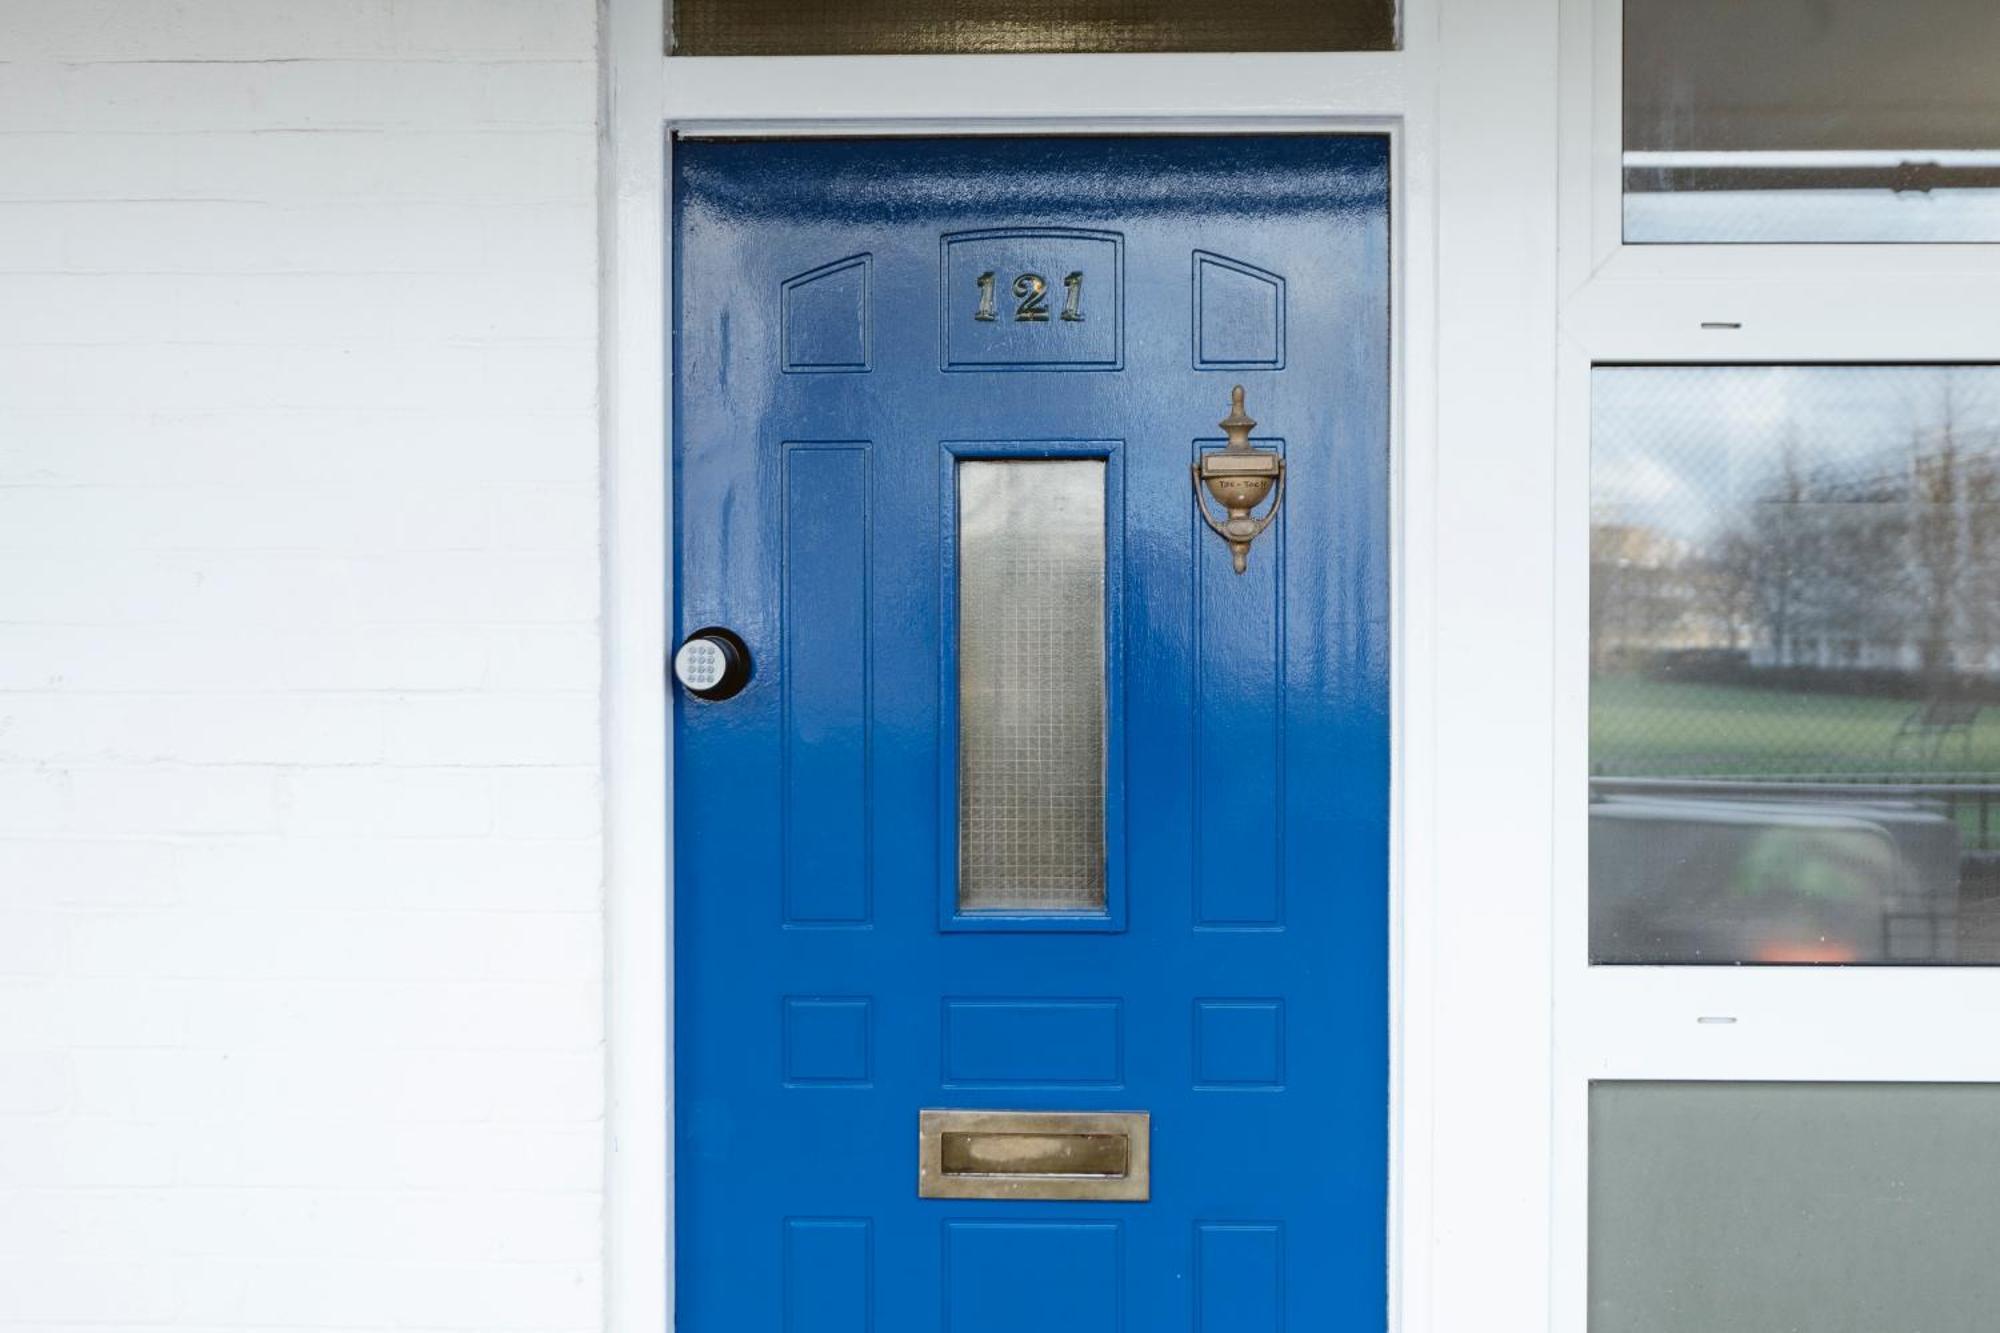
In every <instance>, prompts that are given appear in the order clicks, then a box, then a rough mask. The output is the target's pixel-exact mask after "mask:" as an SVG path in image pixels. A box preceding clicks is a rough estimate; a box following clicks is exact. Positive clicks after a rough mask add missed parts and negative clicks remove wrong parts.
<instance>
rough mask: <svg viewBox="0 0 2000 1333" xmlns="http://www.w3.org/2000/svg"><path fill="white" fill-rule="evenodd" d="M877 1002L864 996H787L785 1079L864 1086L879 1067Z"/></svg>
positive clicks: (802, 1084) (803, 1083) (791, 1082)
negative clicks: (874, 1066)
mask: <svg viewBox="0 0 2000 1333" xmlns="http://www.w3.org/2000/svg"><path fill="white" fill-rule="evenodd" d="M873 1010H874V1005H873V1004H872V1003H871V1002H870V1001H869V1000H867V999H865V998H863V997H861V996H834V997H820V996H792V997H789V998H787V999H786V1000H785V1020H784V1021H785V1032H784V1042H785V1082H786V1083H787V1084H789V1085H790V1086H792V1087H815V1086H818V1087H865V1086H867V1084H868V1082H869V1079H870V1077H871V1074H872V1072H873V1065H874V1030H873V1029H874V1013H873Z"/></svg>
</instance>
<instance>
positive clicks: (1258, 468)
mask: <svg viewBox="0 0 2000 1333" xmlns="http://www.w3.org/2000/svg"><path fill="white" fill-rule="evenodd" d="M1216 424H1217V425H1219V426H1221V427H1222V429H1223V432H1224V433H1225V434H1227V435H1228V436H1229V443H1228V444H1226V445H1224V446H1223V447H1222V448H1220V449H1217V450H1214V451H1212V452H1210V453H1206V454H1203V455H1202V456H1201V461H1200V462H1199V463H1196V464H1194V465H1193V472H1194V502H1195V503H1196V504H1198V505H1200V506H1201V517H1202V520H1203V521H1204V522H1206V523H1207V524H1208V526H1209V527H1211V528H1213V529H1215V535H1216V536H1218V537H1220V538H1222V540H1224V541H1226V542H1228V543H1229V556H1230V560H1231V562H1232V563H1234V564H1235V566H1236V572H1237V573H1238V574H1241V573H1242V572H1243V571H1244V569H1246V568H1247V567H1248V566H1249V563H1250V543H1251V542H1254V541H1256V540H1257V538H1258V537H1259V536H1261V535H1262V534H1263V532H1264V529H1265V528H1268V527H1270V526H1271V520H1272V519H1274V518H1276V517H1277V516H1278V506H1280V505H1282V504H1283V503H1284V502H1285V460H1284V459H1283V458H1282V457H1280V456H1279V454H1278V451H1277V450H1275V449H1252V448H1251V447H1250V432H1251V431H1253V430H1255V429H1256V428H1257V423H1256V422H1254V421H1252V420H1251V419H1250V416H1249V414H1248V413H1246V412H1245V411H1244V410H1243V386H1242V385H1240V384H1239V385H1237V386H1236V387H1235V388H1233V389H1231V390H1230V391H1229V415H1228V416H1226V417H1224V418H1223V419H1222V420H1221V421H1219V422H1217V423H1216ZM1204 486H1206V487H1207V488H1208V492H1209V494H1210V495H1213V496H1214V497H1215V500H1216V503H1217V504H1220V505H1221V506H1222V507H1223V508H1224V509H1226V510H1228V511H1229V517H1228V518H1226V519H1223V520H1221V521H1219V522H1218V521H1217V519H1216V517H1215V514H1214V513H1213V512H1212V511H1211V510H1210V509H1209V507H1208V501H1207V500H1205V499H1203V498H1202V494H1201V492H1202V487H1204ZM1273 487H1276V488H1277V495H1276V496H1275V497H1274V498H1273V499H1272V501H1271V507H1270V508H1269V509H1267V510H1265V511H1264V516H1263V517H1262V518H1258V517H1256V515H1255V514H1254V513H1253V512H1252V511H1254V510H1255V509H1256V508H1257V506H1258V505H1260V504H1262V503H1264V497H1265V496H1267V495H1270V494H1271V490H1272V488H1273Z"/></svg>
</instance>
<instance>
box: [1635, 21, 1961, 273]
mask: <svg viewBox="0 0 2000 1333" xmlns="http://www.w3.org/2000/svg"><path fill="white" fill-rule="evenodd" d="M1996 66H2000V5H1995V4H1994V3H1993V2H1992V0H1899V3H1896V4H1884V3H1883V2H1882V0H1756V3H1746V0H1625V116H1624V120H1625V239H1626V240H1627V241H1634V242H1647V241H1850V242H1861V241H1996V240H2000V80H1996V79H1995V78H1994V69H1995V68H1996Z"/></svg>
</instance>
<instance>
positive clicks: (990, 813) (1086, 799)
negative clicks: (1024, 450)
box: [957, 458, 1106, 913]
mask: <svg viewBox="0 0 2000 1333" xmlns="http://www.w3.org/2000/svg"><path fill="white" fill-rule="evenodd" d="M957 480H958V509H959V512H958V547H957V559H958V821H959V823H958V839H959V863H958V870H959V880H958V906H959V910H960V911H962V912H967V913H977V912H1017V913H1018V912H1034V913H1102V912H1103V911H1104V907H1105V834H1104V829H1105V814H1104V798H1105V727H1106V718H1105V709H1106V698H1105V608H1104V596H1105V572H1104V571H1105V558H1104V553H1105V530H1104V518H1105V506H1104V483H1105V465H1104V461H1103V460H1102V459H1095V458H1090V459H966V460H963V461H961V462H960V463H958V464H957Z"/></svg>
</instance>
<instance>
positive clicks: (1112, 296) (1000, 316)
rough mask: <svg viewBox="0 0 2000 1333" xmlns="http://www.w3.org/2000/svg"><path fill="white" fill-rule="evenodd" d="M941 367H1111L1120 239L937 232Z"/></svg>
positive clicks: (1117, 343) (1091, 234) (1085, 234)
mask: <svg viewBox="0 0 2000 1333" xmlns="http://www.w3.org/2000/svg"><path fill="white" fill-rule="evenodd" d="M943 264H944V278H943V281H944V292H945V299H944V368H945V369H946V370H1116V369H1118V368H1119V367H1120V366H1122V365H1123V364H1124V360H1125V352H1124V347H1125V331H1124V305H1125V275H1124V270H1125V241H1124V238H1123V237H1121V236H1119V235H1118V234H1117V233H1116V232H1099V231H1079V230H1076V229H1073V228H1058V227H1030V228H1015V229H1010V230H1002V231H968V232H954V233H952V234H950V235H948V236H946V237H945V238H944V260H943Z"/></svg>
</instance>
